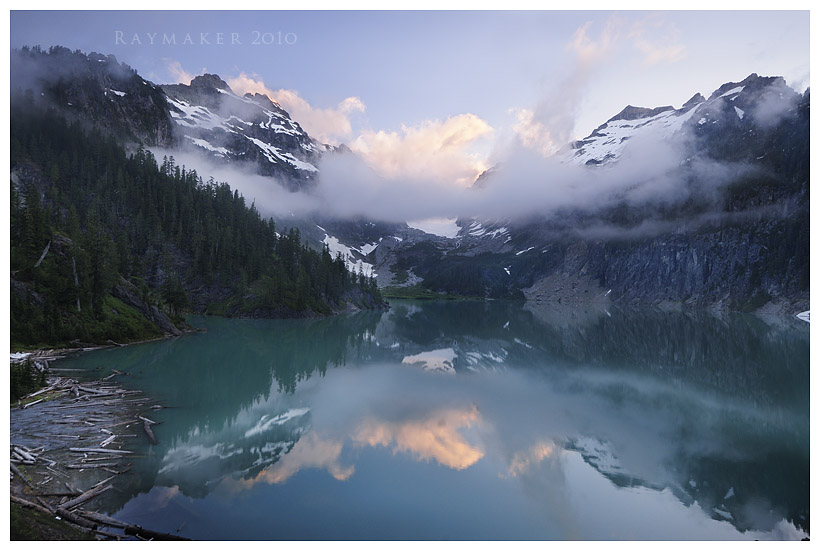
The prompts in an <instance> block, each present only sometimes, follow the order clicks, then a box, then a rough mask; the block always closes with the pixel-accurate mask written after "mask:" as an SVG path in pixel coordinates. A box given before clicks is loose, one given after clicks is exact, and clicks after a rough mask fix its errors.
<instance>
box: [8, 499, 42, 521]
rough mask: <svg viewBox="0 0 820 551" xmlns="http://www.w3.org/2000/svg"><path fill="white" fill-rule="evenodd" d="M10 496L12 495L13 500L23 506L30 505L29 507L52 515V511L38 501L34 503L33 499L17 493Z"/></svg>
mask: <svg viewBox="0 0 820 551" xmlns="http://www.w3.org/2000/svg"><path fill="white" fill-rule="evenodd" d="M10 497H11V500H12V501H13V502H14V503H16V504H18V505H22V506H23V507H28V508H29V509H35V510H37V511H40V512H41V513H43V514H46V515H49V516H50V515H51V511H49V510H48V509H46V508H45V507H43V506H42V505H39V504H37V503H32V502H31V501H27V500H25V499H23V498H21V497H17V496H15V495H12V496H10Z"/></svg>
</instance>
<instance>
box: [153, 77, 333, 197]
mask: <svg viewBox="0 0 820 551" xmlns="http://www.w3.org/2000/svg"><path fill="white" fill-rule="evenodd" d="M161 88H162V90H163V91H164V92H165V93H166V95H167V99H168V106H169V113H170V115H171V118H172V119H173V121H174V123H175V125H176V133H177V136H179V143H180V146H181V147H186V148H193V149H196V150H198V151H199V152H201V153H204V154H206V155H208V156H211V157H215V158H217V159H223V160H226V161H239V162H252V163H254V165H255V168H256V170H257V171H258V172H259V173H260V174H262V175H265V176H274V177H277V178H278V179H279V180H280V181H281V182H282V183H284V184H285V185H286V186H287V187H289V188H291V189H298V188H301V187H302V186H304V185H305V184H306V183H308V182H310V181H311V180H313V179H314V178H315V177H316V175H317V174H318V172H319V169H318V168H317V167H316V164H317V163H318V161H319V159H320V158H321V155H322V154H324V153H327V152H330V151H334V150H335V149H336V148H335V147H333V146H330V145H325V144H321V143H319V142H317V141H316V140H314V139H313V138H311V137H310V136H309V135H308V134H307V132H305V131H304V129H302V127H301V126H300V125H299V123H298V122H296V121H295V120H293V118H291V116H290V115H289V114H288V113H287V111H285V110H284V109H282V108H281V106H280V105H279V104H278V103H276V102H275V101H274V100H272V99H270V98H269V97H268V96H266V95H264V94H258V93H257V94H250V93H248V94H245V95H244V96H239V95H237V94H235V93H234V92H233V90H231V88H230V86H228V84H227V83H226V82H225V81H224V80H222V79H221V78H220V77H218V76H217V75H211V74H205V75H201V76H198V77H196V78H194V79H193V80H192V81H191V84H190V85H184V84H171V85H162V86H161Z"/></svg>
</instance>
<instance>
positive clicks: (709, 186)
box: [376, 74, 810, 313]
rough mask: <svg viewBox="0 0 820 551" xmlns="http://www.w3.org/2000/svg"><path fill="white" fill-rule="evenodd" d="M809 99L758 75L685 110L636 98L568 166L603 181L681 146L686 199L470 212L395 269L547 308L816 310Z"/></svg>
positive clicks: (440, 284)
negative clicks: (811, 305) (633, 157)
mask: <svg viewBox="0 0 820 551" xmlns="http://www.w3.org/2000/svg"><path fill="white" fill-rule="evenodd" d="M809 105H810V95H809V92H808V91H807V92H806V93H805V94H803V95H801V94H798V93H796V92H795V91H794V90H792V89H790V88H788V86H786V84H785V81H783V79H782V78H775V77H759V76H758V75H755V74H753V75H750V76H749V77H748V78H746V79H744V80H743V81H741V82H730V83H726V84H724V85H723V86H721V87H720V88H719V89H718V90H716V91H715V92H714V93H712V94H711V95H710V97H709V99H708V100H707V99H705V98H704V97H703V96H702V95H700V94H695V95H694V96H693V97H692V99H691V100H689V101H688V102H686V104H685V105H684V106H683V107H681V108H680V109H674V108H672V107H669V106H667V107H659V108H654V109H648V108H639V107H633V106H627V107H626V108H625V109H624V110H623V111H621V113H619V114H618V115H616V116H615V117H613V118H611V119H610V120H609V121H607V123H605V124H603V125H601V126H600V127H598V128H597V129H596V130H595V131H594V132H593V133H592V134H591V135H590V136H588V137H587V138H585V139H584V140H581V141H579V142H576V143H575V144H573V147H572V148H570V149H568V150H567V151H566V152H564V153H561V155H563V159H564V162H565V163H568V164H572V165H580V167H579V170H583V171H588V172H589V178H590V185H594V183H595V178H596V175H597V174H598V172H597V171H601V170H608V167H617V166H618V163H619V162H620V159H621V157H622V154H623V152H624V151H625V148H626V147H627V146H628V144H629V143H630V140H633V139H634V138H636V137H639V136H643V138H644V139H645V137H646V135H650V133H651V136H652V138H653V139H668V140H676V144H678V145H679V147H680V149H681V152H682V153H681V162H680V166H676V167H675V168H673V170H672V171H671V175H672V176H673V177H674V178H675V181H677V182H680V185H681V186H682V189H681V191H682V193H681V194H680V195H681V196H682V197H683V199H678V200H674V201H673V200H669V201H654V202H649V201H647V202H645V203H643V204H636V203H635V202H634V201H633V202H630V201H628V200H618V199H617V198H616V199H615V200H613V201H610V202H609V203H608V206H606V207H604V208H602V207H600V206H598V207H594V208H593V207H589V208H584V207H580V206H579V207H577V208H576V209H573V210H564V211H563V212H561V213H560V215H554V214H553V215H545V216H541V217H533V218H531V219H529V220H514V219H507V220H484V219H463V220H459V221H458V224H459V226H460V227H461V229H460V231H459V233H458V236H457V237H456V238H455V239H449V240H443V242H444V243H443V244H439V245H438V246H437V247H436V249H435V251H432V250H431V251H428V254H426V255H425V254H421V253H422V251H421V249H419V248H418V247H417V246H415V245H414V244H410V243H408V244H406V245H404V246H402V245H401V244H399V245H398V246H397V247H396V246H394V247H393V248H394V250H393V251H392V253H391V254H392V255H393V256H394V257H395V258H397V259H398V260H397V261H396V263H395V265H394V266H395V269H393V271H402V270H404V271H406V270H412V271H413V273H414V274H415V275H417V276H420V277H422V278H423V280H424V281H425V285H427V286H429V287H431V288H433V289H434V290H446V291H451V292H452V291H456V290H457V288H458V286H459V285H464V284H466V283H465V282H463V281H460V280H461V279H463V277H460V275H459V273H461V274H464V273H469V274H470V276H471V277H470V282H469V284H470V285H471V287H472V288H473V290H474V291H475V292H477V294H479V295H482V294H483V295H485V296H509V295H510V294H514V292H515V291H516V290H519V289H520V290H522V291H523V292H524V295H525V296H526V297H527V298H528V299H530V300H533V301H540V302H545V303H558V302H562V303H579V302H611V301H615V302H619V303H677V304H692V305H700V306H706V305H709V306H719V307H724V308H729V309H739V310H757V309H760V308H768V309H773V308H786V309H789V311H799V310H800V309H802V310H805V309H808V299H809V247H808V245H809V195H810V188H809ZM633 154H634V152H633ZM647 161H648V162H650V161H651V159H647ZM703 166H708V167H710V170H709V171H705V170H703V169H702V167H703ZM504 170H505V167H504V166H498V167H495V168H494V169H493V170H491V171H488V172H487V173H485V174H483V175H482V176H481V177H480V178H479V180H478V182H477V186H478V187H480V188H486V187H487V186H492V185H494V179H495V178H496V177H497V176H498V175H499V174H503V171H504ZM411 247H412V249H411ZM403 249H406V250H403ZM378 253H379V250H378V249H376V254H378ZM420 254H421V256H420ZM380 272H382V273H384V272H387V270H386V269H381V270H380ZM476 281H479V282H480V284H478V283H476ZM792 313H793V312H792Z"/></svg>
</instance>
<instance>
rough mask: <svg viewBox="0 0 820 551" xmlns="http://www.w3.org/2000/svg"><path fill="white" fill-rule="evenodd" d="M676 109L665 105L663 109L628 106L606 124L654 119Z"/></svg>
mask: <svg viewBox="0 0 820 551" xmlns="http://www.w3.org/2000/svg"><path fill="white" fill-rule="evenodd" d="M673 110H674V107H672V106H671V105H664V106H662V107H655V108H649V107H635V106H634V105H627V106H626V107H624V108H623V109H622V110H621V112H620V113H618V114H617V115H615V116H614V117H612V118H611V119H609V120H608V121H606V122H612V121H634V120H636V119H645V118H648V117H654V116H655V115H657V114H659V113H663V112H664V111H673Z"/></svg>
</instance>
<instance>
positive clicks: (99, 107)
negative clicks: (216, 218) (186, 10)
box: [11, 47, 346, 190]
mask: <svg viewBox="0 0 820 551" xmlns="http://www.w3.org/2000/svg"><path fill="white" fill-rule="evenodd" d="M11 66H12V72H11V73H12V78H11V82H12V93H13V94H16V93H24V92H25V91H26V90H30V91H31V93H32V94H33V95H34V99H35V100H37V101H39V102H42V103H45V104H47V105H48V106H49V107H54V108H56V109H57V110H58V111H59V112H61V113H63V114H65V115H68V116H69V117H70V118H76V119H79V120H81V121H82V122H83V123H84V124H87V125H91V126H96V127H98V128H102V129H104V130H107V131H109V132H111V133H112V134H113V135H114V136H115V137H117V138H119V139H122V140H124V141H127V142H141V143H143V144H144V145H147V146H158V147H165V148H169V147H170V148H172V149H173V148H179V149H181V150H188V151H195V152H197V153H200V154H202V155H204V156H205V157H206V158H209V159H211V160H215V161H224V162H233V163H240V164H242V165H244V166H247V167H249V168H250V170H251V171H252V172H256V173H258V174H261V175H263V176H270V177H272V180H271V185H272V186H273V185H282V186H284V187H286V188H288V189H290V190H297V189H301V188H303V187H305V186H309V185H310V184H311V183H312V182H313V181H314V180H315V178H316V176H317V174H318V169H317V168H316V164H318V161H319V159H320V158H321V156H322V155H323V154H325V153H328V152H332V151H336V150H337V149H338V148H336V147H334V146H329V145H325V144H320V143H319V142H317V141H316V140H314V139H313V138H311V137H310V136H308V134H307V133H306V132H305V131H304V130H303V129H302V127H301V126H300V125H299V123H298V122H296V121H294V120H293V119H292V118H291V117H290V115H288V113H287V112H286V111H285V110H284V109H282V108H281V107H280V106H279V105H278V104H277V103H276V102H275V101H272V100H271V99H270V98H268V97H267V96H265V95H263V94H246V95H245V96H244V97H242V96H238V95H236V94H234V92H233V91H232V90H231V88H230V86H228V84H227V83H225V81H223V80H222V79H221V78H220V77H219V76H217V75H210V74H206V75H201V76H198V77H196V78H194V79H193V81H192V82H191V83H190V85H184V84H171V85H161V86H160V85H156V84H154V83H152V82H149V81H147V80H145V79H143V78H141V77H140V76H139V75H138V74H137V72H136V71H135V70H133V69H132V68H131V67H129V66H127V65H125V64H122V63H119V62H117V60H116V58H114V56H103V55H100V54H96V53H92V54H88V55H86V54H83V53H81V52H79V51H75V52H72V51H70V50H68V49H66V48H59V47H57V48H51V49H50V50H49V51H48V52H45V51H41V50H39V49H36V48H35V49H26V50H22V51H15V52H12V63H11ZM343 149H346V148H343Z"/></svg>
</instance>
